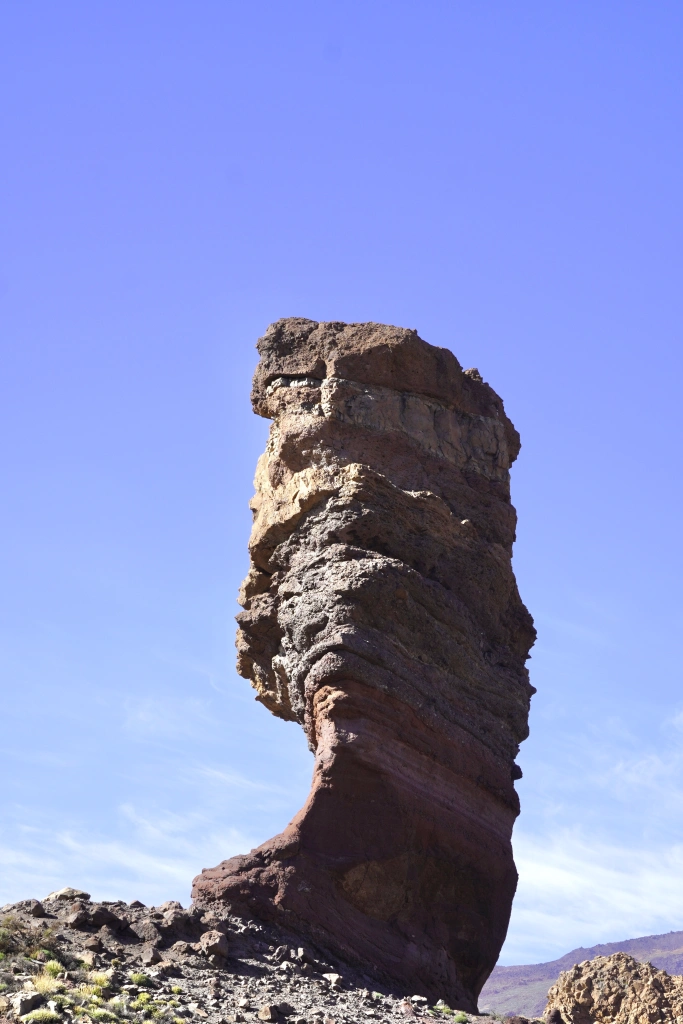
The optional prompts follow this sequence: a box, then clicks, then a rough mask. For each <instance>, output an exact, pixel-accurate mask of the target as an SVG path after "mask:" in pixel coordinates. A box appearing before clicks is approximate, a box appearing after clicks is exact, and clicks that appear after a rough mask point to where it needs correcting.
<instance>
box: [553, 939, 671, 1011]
mask: <svg viewBox="0 0 683 1024" xmlns="http://www.w3.org/2000/svg"><path fill="white" fill-rule="evenodd" d="M545 1019H546V1022H547V1024H648V1022H656V1021H677V1020H680V1019H683V977H680V976H676V975H674V976H672V975H669V974H667V973H666V971H660V970H658V969H657V968H656V967H653V966H652V964H648V963H644V964H643V963H640V961H639V960H635V959H634V958H633V957H632V956H629V955H628V954H627V953H613V954H612V956H598V957H595V959H594V960H584V962H583V963H581V964H576V965H575V966H574V967H572V969H571V970H570V971H564V972H563V973H562V974H561V975H560V977H559V979H558V980H557V982H556V983H555V984H554V985H553V986H552V988H551V989H550V991H549V992H548V1005H547V1007H546V1012H545Z"/></svg>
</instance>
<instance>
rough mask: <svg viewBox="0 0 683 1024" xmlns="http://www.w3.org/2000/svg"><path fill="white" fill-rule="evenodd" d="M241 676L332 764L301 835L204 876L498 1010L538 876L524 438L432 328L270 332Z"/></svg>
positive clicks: (356, 952) (248, 908)
mask: <svg viewBox="0 0 683 1024" xmlns="http://www.w3.org/2000/svg"><path fill="white" fill-rule="evenodd" d="M258 350H259V353H260V355H261V361H260V363H259V365H258V368H257V370H256V374H255V377H254V388H253V393H252V400H253V405H254V409H255V411H256V412H257V413H258V414H259V415H261V416H266V417H268V418H270V419H272V420H273V424H272V427H271V432H270V437H269V440H268V444H267V447H266V451H265V453H264V454H263V455H262V456H261V458H260V460H259V464H258V468H257V472H256V496H255V497H254V499H253V501H252V508H253V511H254V526H253V530H252V535H251V540H250V545H249V547H250V553H251V568H250V570H249V575H248V576H247V578H246V580H245V581H244V584H243V587H242V591H241V594H240V601H241V604H242V606H243V608H244V609H245V610H244V612H242V613H241V614H240V615H239V616H238V622H239V625H240V629H239V633H238V641H237V644H238V650H239V658H238V668H239V671H240V673H241V674H242V675H243V676H245V677H246V678H248V679H250V680H251V683H252V685H253V686H254V687H255V689H256V690H257V693H258V696H257V700H260V701H261V702H262V703H263V704H265V706H266V707H267V708H269V710H270V711H272V712H273V714H276V715H278V716H280V717H281V718H285V719H287V720H290V721H297V722H299V723H300V724H301V726H302V727H303V729H304V730H305V732H306V735H307V737H308V741H309V744H310V747H311V750H312V751H314V753H315V768H314V773H313V783H312V787H311V792H310V794H309V797H308V800H307V801H306V804H305V806H304V807H303V808H302V810H301V811H300V812H299V814H298V815H297V816H296V817H295V818H294V820H293V821H292V822H291V823H290V824H289V825H288V826H287V828H286V829H285V831H284V832H283V833H282V834H281V835H279V836H276V837H275V838H274V839H271V840H270V841H269V842H267V843H264V845H263V846H261V847H259V848H258V849H257V850H253V851H252V852H251V853H250V854H249V855H247V856H243V857H234V858H232V860H228V861H224V862H223V863H222V864H220V865H218V867H216V868H211V869H207V870H205V871H203V872H202V874H201V875H200V876H198V877H197V878H196V879H195V882H194V888H193V896H194V899H195V901H196V902H197V903H199V904H200V905H207V906H208V905H210V904H211V903H213V902H216V901H220V902H225V903H229V904H230V905H232V906H233V907H234V908H235V909H236V910H239V911H240V912H247V913H249V914H251V915H253V916H254V917H257V918H260V919H264V920H273V921H277V920H279V921H281V922H283V923H284V922H286V923H287V926H288V927H290V928H293V929H296V930H298V931H300V932H301V933H302V934H304V935H308V936H310V937H311V938H312V939H313V940H314V941H315V942H317V943H318V945H320V946H321V947H323V948H325V949H327V950H328V951H329V952H330V953H332V954H333V955H334V954H335V953H336V955H338V956H340V957H343V958H344V959H347V960H348V959H351V960H355V961H356V962H359V963H362V964H364V965H365V967H366V970H367V972H368V974H370V975H373V976H375V977H377V978H381V979H383V980H385V981H386V982H389V983H393V984H395V985H397V986H399V987H400V988H402V989H405V991H406V992H410V993H412V992H416V993H420V994H423V995H426V996H428V997H430V998H433V999H438V998H444V999H446V1000H447V1001H448V1002H449V1004H450V1005H451V1006H456V1007H459V1008H462V1009H465V1010H470V1011H472V1010H474V1009H475V1008H476V1002H477V996H478V994H479V992H480V990H481V987H482V985H483V984H484V981H485V980H486V978H487V976H488V974H489V973H490V971H491V969H492V968H493V966H494V964H495V963H496V960H497V957H498V953H499V951H500V947H501V945H502V943H503V940H504V938H505V933H506V930H507V925H508V920H509V915H510V907H511V903H512V898H513V895H514V892H515V887H516V882H517V873H516V870H515V866H514V862H513V859H512V849H511V845H510V837H511V833H512V826H513V823H514V820H515V818H516V816H517V814H518V813H519V802H518V798H517V794H516V792H515V789H514V785H513V779H514V778H517V777H519V775H520V774H521V773H520V772H519V770H518V769H517V768H516V766H515V764H514V759H515V756H516V754H517V752H518V749H519V743H520V742H521V741H522V740H523V739H525V738H526V736H527V732H528V728H527V717H528V711H529V700H530V697H531V694H532V693H533V692H534V690H533V687H532V686H531V685H530V684H529V681H528V673H527V670H526V669H525V667H524V664H525V661H526V658H527V656H528V652H529V648H530V646H531V644H532V643H533V639H534V635H535V634H534V629H533V625H532V621H531V618H530V616H529V613H528V612H527V610H526V608H525V607H524V605H523V604H522V602H521V600H520V597H519V594H518V592H517V587H516V584H515V579H514V575H513V573H512V568H511V564H510V557H511V550H512V543H513V540H514V535H515V519H516V517H515V512H514V509H513V507H512V505H511V504H510V496H509V467H510V465H511V463H512V461H513V460H514V459H515V457H516V455H517V453H518V451H519V437H518V434H517V432H516V431H515V429H514V427H513V426H512V424H511V423H510V421H509V420H508V419H507V417H506V415H505V412H504V410H503V404H502V402H501V400H500V398H499V397H498V396H497V395H496V394H495V392H494V391H493V390H492V389H491V388H490V387H489V386H488V385H487V384H485V383H483V381H482V380H481V377H480V376H479V374H478V373H477V371H476V370H471V371H466V372H463V371H462V369H461V367H460V365H459V363H458V361H457V360H456V359H455V357H454V356H453V355H452V353H451V352H449V351H448V350H446V349H441V348H435V347H434V346H431V345H428V344H427V343H426V342H424V341H422V340H421V339H420V338H419V337H418V335H417V334H416V333H415V332H414V331H410V330H404V329H402V328H397V327H389V326H385V325H382V324H372V323H369V324H341V323H320V324H319V323H316V322H314V321H311V320H302V319H289V320H280V321H278V322H277V323H275V324H272V325H271V327H270V328H269V329H268V331H267V332H266V334H265V336H264V337H263V338H261V340H260V341H259V343H258Z"/></svg>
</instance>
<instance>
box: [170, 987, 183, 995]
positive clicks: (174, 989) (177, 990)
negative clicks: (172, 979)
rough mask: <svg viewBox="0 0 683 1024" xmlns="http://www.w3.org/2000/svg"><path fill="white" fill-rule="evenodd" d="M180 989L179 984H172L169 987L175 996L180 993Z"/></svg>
mask: <svg viewBox="0 0 683 1024" xmlns="http://www.w3.org/2000/svg"><path fill="white" fill-rule="evenodd" d="M182 991H183V990H182V988H181V986H180V985H173V986H172V988H171V992H173V994H174V995H176V996H179V995H181V993H182Z"/></svg>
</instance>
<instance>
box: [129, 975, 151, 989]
mask: <svg viewBox="0 0 683 1024" xmlns="http://www.w3.org/2000/svg"><path fill="white" fill-rule="evenodd" d="M130 980H131V981H132V982H133V984H134V985H140V986H141V987H142V988H150V987H151V985H152V979H151V978H148V977H147V975H146V974H138V973H137V972H136V971H134V972H133V973H132V974H131V975H130Z"/></svg>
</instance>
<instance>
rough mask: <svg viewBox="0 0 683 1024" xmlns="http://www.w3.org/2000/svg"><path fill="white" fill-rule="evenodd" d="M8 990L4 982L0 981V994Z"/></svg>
mask: <svg viewBox="0 0 683 1024" xmlns="http://www.w3.org/2000/svg"><path fill="white" fill-rule="evenodd" d="M7 988H9V986H8V984H7V982H6V981H0V992H5V991H6V989H7Z"/></svg>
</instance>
